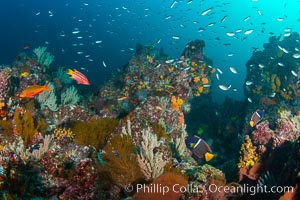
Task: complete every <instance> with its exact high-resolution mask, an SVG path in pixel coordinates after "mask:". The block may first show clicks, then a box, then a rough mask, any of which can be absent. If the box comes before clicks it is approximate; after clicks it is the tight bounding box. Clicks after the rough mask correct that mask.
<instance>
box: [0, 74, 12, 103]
mask: <svg viewBox="0 0 300 200" xmlns="http://www.w3.org/2000/svg"><path fill="white" fill-rule="evenodd" d="M9 77H10V70H9V68H4V69H3V70H1V71H0V98H1V99H0V101H1V100H4V98H5V97H6V96H7V83H8V79H9Z"/></svg>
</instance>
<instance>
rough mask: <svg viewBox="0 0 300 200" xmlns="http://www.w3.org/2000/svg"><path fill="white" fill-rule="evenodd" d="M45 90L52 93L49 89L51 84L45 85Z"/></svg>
mask: <svg viewBox="0 0 300 200" xmlns="http://www.w3.org/2000/svg"><path fill="white" fill-rule="evenodd" d="M44 88H45V90H47V91H49V92H51V91H52V90H51V88H50V87H49V82H47V83H45V85H44Z"/></svg>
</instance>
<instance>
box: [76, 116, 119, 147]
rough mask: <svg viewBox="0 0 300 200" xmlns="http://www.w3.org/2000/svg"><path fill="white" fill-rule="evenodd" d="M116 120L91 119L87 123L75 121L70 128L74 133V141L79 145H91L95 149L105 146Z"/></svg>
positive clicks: (116, 122)
mask: <svg viewBox="0 0 300 200" xmlns="http://www.w3.org/2000/svg"><path fill="white" fill-rule="evenodd" d="M117 124H118V121H117V120H115V119H108V118H103V119H98V120H96V119H92V120H90V121H89V122H88V123H86V122H81V121H80V122H75V123H74V124H73V126H72V128H71V130H72V132H73V133H74V134H75V141H76V142H77V143H78V144H79V145H85V146H88V145H92V146H94V147H95V148H96V149H101V148H103V147H104V146H105V144H106V140H107V137H108V136H109V135H110V134H111V133H112V131H113V130H114V129H115V128H116V126H117Z"/></svg>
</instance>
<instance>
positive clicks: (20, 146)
mask: <svg viewBox="0 0 300 200" xmlns="http://www.w3.org/2000/svg"><path fill="white" fill-rule="evenodd" d="M55 147H56V143H55V142H54V136H53V135H46V136H45V138H44V139H43V143H42V144H40V147H39V148H38V149H34V150H33V151H32V152H31V151H30V150H29V149H26V148H25V146H24V143H23V140H22V139H21V138H20V137H19V138H18V139H17V140H15V141H14V142H13V143H12V144H9V148H10V150H12V152H14V153H15V154H16V155H18V156H20V158H21V159H22V160H23V161H24V162H28V161H29V160H32V159H35V160H40V159H41V157H42V155H44V154H45V153H46V152H47V151H49V150H50V149H52V148H55Z"/></svg>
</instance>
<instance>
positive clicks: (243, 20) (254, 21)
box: [24, 0, 300, 91]
mask: <svg viewBox="0 0 300 200" xmlns="http://www.w3.org/2000/svg"><path fill="white" fill-rule="evenodd" d="M298 2H300V1H298ZM72 5H73V3H71V2H70V3H64V7H65V9H70V8H71V7H72ZM249 5H250V7H248V8H247V9H249V12H245V13H240V14H239V15H238V16H237V15H235V13H233V12H234V10H232V9H231V8H232V6H235V2H232V1H219V0H216V1H213V3H211V2H209V1H201V2H198V1H195V0H187V1H183V0H173V1H166V2H161V5H160V7H159V8H156V7H155V6H153V4H152V2H151V1H146V0H143V1H139V2H136V3H135V5H134V6H133V5H130V4H126V3H124V2H119V3H116V4H108V3H106V2H105V1H104V2H97V1H96V2H81V3H80V6H79V10H77V11H78V12H77V14H76V15H75V14H73V15H70V16H69V19H68V20H70V26H69V27H66V28H61V29H60V30H58V32H57V34H56V36H57V37H58V38H59V39H61V40H62V41H66V40H65V39H64V38H68V40H69V41H70V42H71V43H70V44H68V43H67V42H62V44H63V45H62V47H61V53H62V54H72V55H73V56H70V57H72V58H73V62H74V64H75V65H77V66H78V68H80V69H82V70H84V71H86V72H88V68H90V67H89V66H92V67H95V68H97V69H106V68H110V67H111V66H112V63H113V62H115V60H120V59H119V58H120V57H121V58H122V59H123V60H129V59H130V57H131V56H132V55H133V54H134V53H135V48H134V47H135V44H136V43H152V44H154V45H155V46H158V47H167V46H169V48H170V49H174V48H175V49H178V45H179V44H180V45H181V44H184V43H187V42H189V41H190V40H193V39H195V38H197V37H198V35H197V34H200V38H201V39H204V40H205V41H210V44H209V46H210V48H215V49H218V46H220V45H221V46H224V47H227V46H228V47H231V46H232V47H233V46H235V45H236V44H234V43H235V41H240V42H243V43H244V41H247V40H249V41H250V40H252V41H253V39H255V38H256V37H260V36H264V35H267V36H272V35H274V34H275V33H274V32H273V31H272V30H269V29H268V23H269V22H268V23H267V22H266V21H267V19H266V18H265V17H267V16H268V13H267V12H266V11H265V8H264V7H260V6H261V4H260V1H259V0H252V1H250V2H249ZM288 6H290V5H289V4H288V3H285V4H284V5H282V8H281V13H280V15H279V16H276V13H275V12H274V15H275V16H274V19H273V22H272V23H275V24H278V26H279V25H280V26H281V27H283V30H282V35H283V37H289V36H290V35H291V32H292V30H293V28H292V27H289V26H285V23H286V21H288V12H287V11H286V8H287V7H288ZM106 10H110V11H111V12H108V14H106V15H104V14H103V13H104V11H106ZM277 10H279V9H278V8H277ZM92 11H93V12H95V13H93V15H86V13H89V12H92ZM32 15H33V16H35V17H36V18H38V17H49V20H50V19H51V20H53V19H56V18H57V16H58V15H59V11H58V10H55V9H52V10H46V11H45V10H35V12H34V13H32ZM191 16H192V17H191ZM297 20H298V21H300V17H299V18H298V19H297ZM157 21H161V22H162V23H163V26H164V27H166V29H164V30H163V29H161V27H160V26H156V25H155V24H154V23H156V22H157ZM137 22H140V24H139V23H137ZM120 24H121V25H120ZM143 24H144V25H146V28H145V27H144V28H142V25H143ZM233 24H234V25H233ZM36 27H37V28H36V30H35V33H39V32H41V31H42V30H41V28H40V27H42V26H41V25H40V24H37V25H36ZM125 27H126V28H125ZM190 30H195V31H194V33H193V32H190ZM124 31H126V32H128V34H126V36H124V34H123V33H124ZM148 33H151V34H150V38H149V34H148ZM152 33H153V34H152ZM154 33H158V34H154ZM276 34H277V33H276ZM120 37H127V39H126V41H128V42H126V43H125V44H120V45H112V44H113V43H112V42H111V41H116V43H120V41H121V40H120V39H119V38H120ZM248 38H251V39H248ZM141 41H142V42H141ZM145 41H146V42H145ZM45 44H46V45H51V43H50V42H49V41H45ZM114 46H116V47H117V46H119V48H120V49H116V47H114ZM207 46H208V45H207ZM28 48H29V46H28V45H25V46H24V49H28ZM207 48H208V47H207ZM239 48H240V47H237V48H235V49H237V51H236V52H234V51H232V49H231V50H228V51H227V52H220V53H219V52H218V54H217V56H216V57H213V59H218V58H219V56H221V57H225V59H224V60H223V61H219V62H221V63H218V65H219V67H215V66H213V67H214V68H216V70H217V73H216V74H215V77H216V79H217V80H218V81H220V80H221V76H222V75H223V71H224V73H225V74H226V73H227V70H226V68H227V69H229V71H230V72H231V74H233V75H235V74H238V75H239V76H236V77H237V78H238V77H240V74H242V73H241V72H242V71H244V70H243V69H244V65H243V66H240V65H237V64H235V63H234V60H235V59H237V57H238V56H239V55H240V52H239V51H240V50H239ZM277 48H278V49H279V50H280V51H282V52H283V53H285V54H290V55H291V56H292V57H293V58H294V59H299V58H300V51H299V49H298V48H295V49H289V48H287V47H285V46H281V45H277ZM105 49H111V51H114V52H115V57H114V58H107V57H105V55H104V53H105V51H106V50H105ZM252 49H254V50H255V51H256V50H257V49H259V48H258V47H252ZM220 54H221V55H220ZM111 59H115V60H111ZM85 62H87V63H90V64H87V63H85ZM173 62H174V59H169V60H166V61H165V63H166V64H171V63H173ZM222 62H223V64H222ZM228 62H229V63H228ZM83 63H84V64H83ZM286 64H287V63H284V62H278V63H277V65H278V67H285V65H286ZM82 65H84V66H85V67H82ZM114 65H115V64H114ZM228 65H229V67H225V66H228ZM256 65H257V70H263V69H264V68H265V64H264V63H257V64H256ZM86 66H87V67H86ZM159 67H160V64H159V65H157V67H156V68H159ZM291 74H292V75H293V76H295V77H298V76H299V72H298V71H295V70H292V71H291ZM224 77H225V76H224ZM222 81H225V83H226V84H224V85H223V84H219V85H218V86H219V88H220V89H221V90H223V91H227V90H229V89H230V88H231V82H230V80H227V81H226V79H225V78H222ZM232 84H233V83H232ZM252 84H254V83H253V81H251V80H247V81H246V82H245V85H246V86H250V85H252ZM235 87H236V85H235ZM232 91H238V89H237V88H233V89H232Z"/></svg>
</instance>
